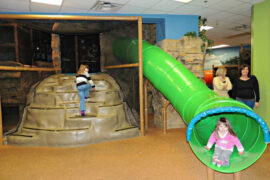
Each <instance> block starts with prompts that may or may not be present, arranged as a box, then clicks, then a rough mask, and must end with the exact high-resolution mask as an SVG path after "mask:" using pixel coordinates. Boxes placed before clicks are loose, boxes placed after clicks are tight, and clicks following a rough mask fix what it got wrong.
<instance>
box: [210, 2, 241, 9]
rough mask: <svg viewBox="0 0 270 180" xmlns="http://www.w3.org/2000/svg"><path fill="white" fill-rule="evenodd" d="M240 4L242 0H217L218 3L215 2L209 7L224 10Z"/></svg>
mask: <svg viewBox="0 0 270 180" xmlns="http://www.w3.org/2000/svg"><path fill="white" fill-rule="evenodd" d="M241 4H243V2H240V1H235V0H224V1H219V2H218V3H215V4H213V5H210V6H209V7H211V8H213V9H218V10H222V11H226V10H228V9H230V8H233V7H235V6H240V5H241Z"/></svg>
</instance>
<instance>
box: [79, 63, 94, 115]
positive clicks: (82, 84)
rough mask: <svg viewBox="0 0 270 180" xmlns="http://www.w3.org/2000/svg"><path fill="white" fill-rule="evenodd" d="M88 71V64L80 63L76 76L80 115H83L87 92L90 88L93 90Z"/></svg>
mask: <svg viewBox="0 0 270 180" xmlns="http://www.w3.org/2000/svg"><path fill="white" fill-rule="evenodd" d="M88 71H89V68H88V66H87V65H83V64H81V65H80V68H79V70H78V72H77V76H76V85H77V89H78V94H79V96H80V111H81V115H82V116H85V111H86V108H85V99H87V96H88V93H89V91H90V89H91V88H93V89H94V90H95V84H94V82H93V81H92V80H91V77H90V76H89V74H88Z"/></svg>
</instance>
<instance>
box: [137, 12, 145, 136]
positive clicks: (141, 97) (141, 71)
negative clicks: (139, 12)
mask: <svg viewBox="0 0 270 180" xmlns="http://www.w3.org/2000/svg"><path fill="white" fill-rule="evenodd" d="M142 39H143V37H142V17H141V16H139V17H138V57H139V94H140V96H139V98H140V101H139V102H140V122H141V123H140V126H141V134H142V136H144V111H143V107H144V106H143V103H144V102H143V54H142Z"/></svg>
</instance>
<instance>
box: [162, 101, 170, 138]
mask: <svg viewBox="0 0 270 180" xmlns="http://www.w3.org/2000/svg"><path fill="white" fill-rule="evenodd" d="M169 104H170V101H168V100H167V101H166V103H165V104H164V106H163V108H162V112H163V133H164V134H167V108H168V106H169Z"/></svg>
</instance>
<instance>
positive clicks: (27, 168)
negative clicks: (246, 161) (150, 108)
mask: <svg viewBox="0 0 270 180" xmlns="http://www.w3.org/2000/svg"><path fill="white" fill-rule="evenodd" d="M185 137H186V136H185V129H173V130H169V131H168V134H166V135H164V134H163V133H162V130H161V129H158V128H150V129H149V130H148V131H146V136H144V137H142V136H141V137H136V138H132V139H127V140H121V141H113V142H105V143H99V144H93V145H88V146H84V147H76V148H48V147H15V146H2V147H0V180H56V179H57V180H62V179H64V180H73V179H74V180H84V179H85V180H89V179H91V180H92V179H93V180H182V179H183V180H204V179H207V173H206V167H205V166H204V165H203V164H202V163H201V162H200V161H199V160H198V159H197V158H196V156H195V155H194V154H193V153H192V151H191V149H190V147H189V145H188V143H187V142H186V140H185ZM215 178H216V180H231V179H233V175H232V174H222V173H216V174H215ZM242 179H243V180H268V179H270V149H269V147H268V148H267V149H266V151H265V153H264V154H263V156H262V158H260V159H259V160H258V161H257V162H256V163H255V164H253V165H252V166H251V167H250V168H248V169H246V170H244V171H242Z"/></svg>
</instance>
